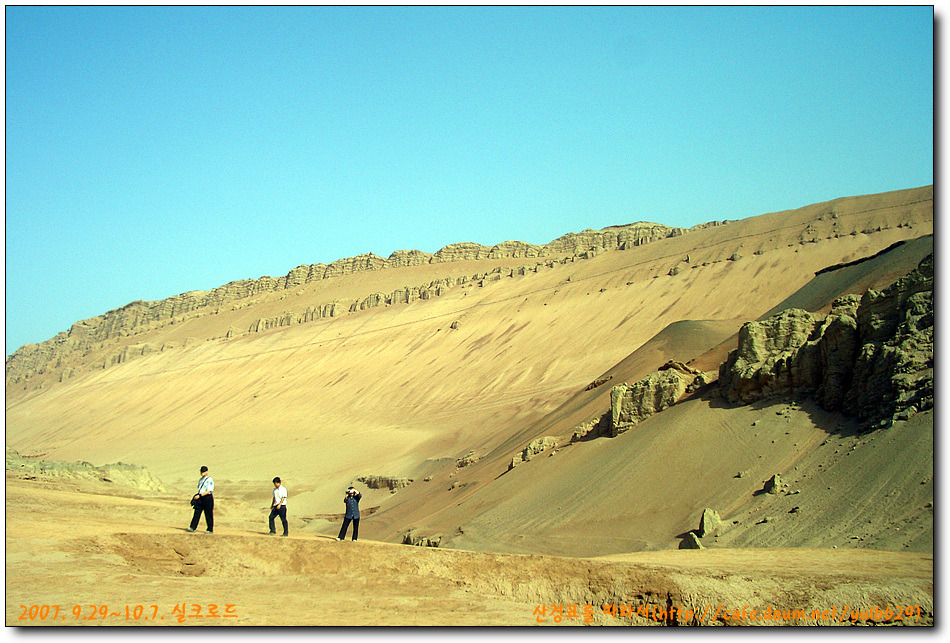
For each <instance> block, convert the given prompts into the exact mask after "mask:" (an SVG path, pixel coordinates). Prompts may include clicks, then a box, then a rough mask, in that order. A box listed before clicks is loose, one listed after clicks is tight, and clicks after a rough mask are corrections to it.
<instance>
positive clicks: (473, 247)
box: [432, 241, 491, 263]
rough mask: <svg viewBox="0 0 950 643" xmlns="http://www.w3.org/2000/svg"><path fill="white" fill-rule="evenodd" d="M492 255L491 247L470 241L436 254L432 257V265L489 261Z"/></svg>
mask: <svg viewBox="0 0 950 643" xmlns="http://www.w3.org/2000/svg"><path fill="white" fill-rule="evenodd" d="M490 253H491V248H490V247H489V246H483V245H481V244H480V243H472V242H470V241H467V242H463V243H453V244H450V245H447V246H445V247H444V248H442V249H441V250H439V251H438V252H436V253H435V255H433V256H432V263H445V262H448V261H473V260H476V259H487V258H488V255H489V254H490Z"/></svg>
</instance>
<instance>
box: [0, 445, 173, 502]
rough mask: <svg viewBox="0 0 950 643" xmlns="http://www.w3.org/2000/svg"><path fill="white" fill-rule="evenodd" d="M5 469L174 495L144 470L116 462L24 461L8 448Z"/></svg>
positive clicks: (29, 474) (22, 473)
mask: <svg viewBox="0 0 950 643" xmlns="http://www.w3.org/2000/svg"><path fill="white" fill-rule="evenodd" d="M6 469H7V470H9V471H13V472H15V473H16V474H17V475H21V476H29V477H36V476H40V477H47V478H69V479H74V480H75V479H85V480H98V481H100V482H105V483H107V484H117V485H120V486H123V487H130V488H133V489H142V490H146V491H159V492H162V493H168V492H171V491H172V489H171V488H170V487H168V486H167V485H166V484H165V483H164V482H162V481H161V480H159V479H158V478H156V477H155V476H154V475H152V473H151V472H150V471H149V470H148V469H146V468H145V467H140V466H138V465H134V464H126V463H123V462H116V463H114V464H105V465H102V466H101V467H96V466H93V465H92V464H91V463H89V462H60V461H56V460H42V459H38V458H24V457H23V456H21V455H20V454H19V453H17V452H16V451H15V450H14V449H11V448H10V447H7V449H6Z"/></svg>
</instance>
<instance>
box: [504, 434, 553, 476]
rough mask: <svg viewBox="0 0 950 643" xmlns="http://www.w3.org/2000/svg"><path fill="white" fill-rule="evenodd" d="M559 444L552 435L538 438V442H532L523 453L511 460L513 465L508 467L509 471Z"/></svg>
mask: <svg viewBox="0 0 950 643" xmlns="http://www.w3.org/2000/svg"><path fill="white" fill-rule="evenodd" d="M557 443H558V439H557V438H556V437H554V436H551V435H548V436H545V437H543V438H538V439H536V440H532V441H531V442H529V443H528V446H526V447H525V448H524V449H523V450H522V451H521V453H519V454H517V455H515V456H514V457H513V458H512V459H511V463H510V464H509V465H508V471H511V470H512V469H514V468H515V467H516V466H518V465H519V464H521V463H522V462H527V461H529V460H530V459H531V458H533V457H534V456H536V455H537V454H539V453H541V452H542V451H544V450H545V449H548V448H550V447H556V446H557Z"/></svg>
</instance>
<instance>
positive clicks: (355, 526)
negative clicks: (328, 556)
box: [337, 518, 360, 540]
mask: <svg viewBox="0 0 950 643" xmlns="http://www.w3.org/2000/svg"><path fill="white" fill-rule="evenodd" d="M351 522H352V523H353V540H356V538H357V536H359V534H360V519H359V518H344V519H343V526H342V527H341V528H340V535H339V536H337V537H338V538H339V539H340V540H343V539H344V538H346V528H347V527H349V526H350V523H351Z"/></svg>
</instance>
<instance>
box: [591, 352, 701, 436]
mask: <svg viewBox="0 0 950 643" xmlns="http://www.w3.org/2000/svg"><path fill="white" fill-rule="evenodd" d="M700 375H702V372H701V371H697V370H696V369H693V368H690V367H689V366H687V365H685V364H682V363H680V362H674V361H670V362H667V363H666V364H664V365H663V366H661V367H660V369H659V370H658V371H656V372H655V373H651V374H650V375H648V376H647V377H645V378H643V379H642V380H640V381H638V382H635V383H634V384H620V385H619V386H615V387H613V388H612V389H611V391H610V431H609V434H610V437H616V436H618V435H620V434H621V433H623V432H625V431H627V430H629V429H630V428H632V427H634V426H636V425H637V424H639V423H640V422H642V421H643V420H644V419H646V418H648V417H650V416H651V415H653V414H655V413H659V412H660V411H662V410H664V409H666V408H669V407H671V406H673V405H674V404H675V403H676V402H677V400H679V399H680V398H681V397H682V396H683V394H684V393H686V390H687V388H689V387H690V385H691V384H692V383H693V381H694V380H695V379H696V378H697V377H698V376H700Z"/></svg>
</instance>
